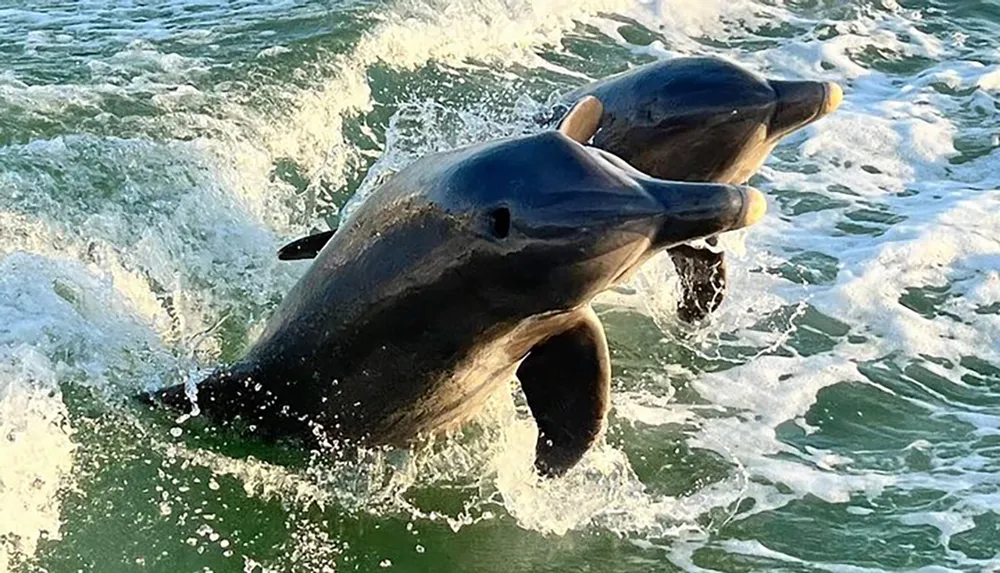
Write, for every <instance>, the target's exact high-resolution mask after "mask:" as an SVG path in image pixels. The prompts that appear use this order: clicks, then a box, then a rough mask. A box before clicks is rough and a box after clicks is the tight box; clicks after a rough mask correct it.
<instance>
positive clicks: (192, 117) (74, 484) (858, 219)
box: [0, 0, 1000, 573]
mask: <svg viewBox="0 0 1000 573" xmlns="http://www.w3.org/2000/svg"><path fill="white" fill-rule="evenodd" d="M997 38H1000V4H998V3H997V2H996V0H905V1H904V0H899V1H898V2H897V1H895V0H850V1H847V0H845V1H835V0H698V1H695V0H454V1H447V0H399V1H395V2H380V1H374V0H372V1H366V0H353V1H352V0H273V1H269V2H258V1H255V0H166V1H153V0H148V1H147V0H128V1H112V0H5V1H3V2H0V572H4V573H6V572H8V571H10V572H14V571H51V572H71V571H98V572H115V571H122V572H125V571H163V572H171V573H174V572H182V571H183V572H188V571H190V572H196V571H197V572H201V571H214V572H216V573H222V572H227V571H246V572H253V571H257V572H261V573H263V572H265V571H310V572H313V571H355V570H356V571H381V570H389V571H393V570H395V571H405V572H408V573H409V572H415V571H434V572H441V571H462V572H465V571H476V572H479V571H484V572H490V571H496V572H539V571H552V572H565V571H594V572H602V573H603V572H609V573H619V572H620V573H624V572H650V571H680V570H684V571H724V572H746V571H795V572H806V571H833V572H838V573H839V572H844V573H856V572H858V573H860V572H868V571H925V572H928V573H929V572H938V571H998V570H1000V152H998V151H997V148H998V147H1000V40H998V39H997ZM686 54H714V55H719V56H722V57H726V58H729V59H732V60H734V61H737V62H739V63H741V64H742V65H745V66H747V67H749V68H751V69H753V70H756V71H759V72H761V73H763V74H766V75H768V76H770V77H779V78H787V79H794V78H803V79H806V78H807V79H823V80H831V81H837V82H839V83H841V84H842V85H843V86H844V87H845V90H846V93H847V98H846V101H845V104H844V106H843V107H842V108H841V109H840V110H839V111H838V112H836V113H835V114H833V115H832V116H830V117H828V118H826V119H824V120H822V121H820V122H819V123H817V124H815V125H814V126H812V127H810V128H808V129H806V130H804V131H803V132H801V133H799V134H797V135H795V136H793V137H791V138H789V139H788V140H787V141H786V142H785V143H783V144H782V145H781V146H780V147H779V148H778V149H777V150H776V151H775V152H774V154H773V156H772V157H771V159H770V160H769V161H768V163H767V164H766V166H765V167H764V169H763V170H762V171H761V172H760V174H759V175H758V176H757V177H756V178H755V179H754V180H753V184H755V185H756V186H758V187H759V188H761V189H762V190H764V191H765V192H766V193H767V195H768V200H769V203H770V212H769V214H768V215H767V217H766V219H765V220H764V221H763V222H762V223H761V224H759V225H757V226H755V227H754V228H752V229H750V230H746V231H741V232H739V233H734V234H732V235H731V236H727V237H725V240H724V243H725V245H726V246H727V248H728V251H729V253H730V262H731V272H732V284H731V295H730V297H729V298H728V300H727V301H726V303H725V304H724V305H723V307H722V308H721V309H720V312H719V313H718V314H717V315H716V316H715V317H714V318H713V319H712V320H711V321H710V323H708V324H704V325H700V326H699V327H698V328H690V327H686V326H682V325H680V324H679V323H678V322H677V320H676V318H675V317H674V314H673V310H672V309H673V306H674V301H675V296H676V287H677V285H676V278H675V276H674V275H673V271H672V269H671V266H670V264H669V261H667V260H656V261H654V262H653V263H652V264H650V265H649V266H648V268H646V269H644V271H643V272H642V273H641V274H640V275H639V276H637V277H636V278H635V280H634V281H633V284H632V285H631V287H632V290H633V291H634V292H631V293H616V294H614V295H613V296H608V297H606V298H605V299H604V300H603V301H602V304H601V306H600V309H599V310H600V312H601V314H602V316H603V319H604V321H605V325H606V327H607V330H608V335H609V339H610V342H611V345H612V353H613V362H614V368H615V378H614V382H613V401H614V410H613V412H612V416H611V420H610V428H609V432H608V435H607V436H606V438H605V439H604V440H603V441H602V442H601V444H599V446H598V447H597V448H596V449H595V450H594V451H593V452H591V453H590V454H589V455H588V456H587V457H586V458H585V460H584V462H583V463H582V464H581V465H580V466H579V467H578V468H576V469H575V470H574V471H573V472H571V474H569V475H568V476H567V477H566V478H564V479H561V480H557V481H554V482H551V483H546V482H539V481H538V480H537V479H536V478H535V477H534V476H533V474H532V471H531V462H532V457H533V444H534V425H533V423H532V422H531V420H530V418H529V417H528V416H527V414H526V412H525V409H524V406H523V400H521V399H520V398H519V396H518V391H517V388H516V386H512V387H511V392H510V393H509V394H507V393H504V394H503V395H500V396H497V397H496V399H495V400H494V401H493V403H492V404H491V405H490V408H489V410H488V411H487V412H485V413H484V414H483V415H482V416H481V417H480V419H479V420H478V421H477V422H476V423H475V424H473V426H471V427H469V428H467V429H466V430H465V431H464V432H463V433H462V434H461V435H458V436H453V437H451V438H449V439H446V440H439V441H438V442H437V443H434V444H428V445H427V446H426V447H422V448H419V449H416V450H414V451H379V452H359V453H358V455H357V456H356V459H351V460H347V461H340V462H336V463H334V462H331V461H330V460H325V459H308V458H304V457H302V456H297V455H296V453H295V452H289V451H283V450H280V449H275V448H267V447H264V446H260V445H254V444H250V443H246V444H239V443H232V442H231V441H228V442H227V441H226V440H224V439H222V438H219V437H216V436H213V435H211V434H205V433H201V434H199V433H198V432H190V431H184V432H182V431H180V428H176V427H174V425H173V423H172V421H171V420H169V419H162V418H158V417H156V416H154V415H152V414H151V413H149V412H146V411H142V410H140V409H137V408H135V407H134V406H133V405H132V404H131V403H130V401H129V400H128V396H130V395H132V394H134V393H135V392H136V391H138V390H141V389H144V388H152V387H159V386H163V385H170V384H175V383H179V382H182V381H185V380H188V379H189V378H196V377H198V376H200V375H201V374H203V373H204V372H205V370H206V369H210V368H212V367H213V366H214V365H216V364H218V363H219V362H220V361H225V360H228V359H232V358H234V357H235V356H237V355H238V354H239V353H240V352H241V351H242V349H244V348H245V347H246V345H247V344H248V342H249V341H251V340H252V339H253V337H254V336H255V335H256V334H257V333H258V332H259V330H260V328H261V327H262V324H263V321H264V320H265V319H266V318H267V316H268V314H269V312H270V311H271V310H272V309H273V308H274V307H275V305H276V304H277V303H278V302H279V301H280V299H281V297H282V295H283V294H284V293H285V292H287V291H288V289H289V288H290V287H291V285H292V284H294V282H295V279H296V277H297V276H299V275H300V274H301V273H302V272H303V270H304V266H305V265H304V264H302V263H279V262H278V261H277V260H276V257H275V252H276V249H277V247H278V246H280V245H281V244H283V242H284V241H286V240H288V239H290V238H293V237H296V236H299V235H300V234H302V233H305V232H308V231H310V230H312V229H325V228H326V226H327V224H328V223H336V221H337V219H338V217H339V216H340V215H341V214H342V210H343V209H344V207H345V206H346V207H348V208H349V206H350V203H349V200H350V198H351V197H352V196H353V197H362V196H363V195H364V194H365V193H366V192H367V191H370V190H371V189H372V188H373V187H374V186H375V185H377V184H378V182H380V181H382V180H384V178H385V177H387V176H389V175H391V174H392V173H393V172H395V171H397V170H399V169H400V168H401V167H402V166H404V165H406V164H407V163H408V162H410V161H412V160H414V159H415V158H417V157H419V156H421V155H424V154H426V153H428V152H430V151H434V150H441V149H448V148H451V147H454V146H457V145H461V144H464V143H469V142H474V141H481V140H485V139H489V138H494V137H498V136H503V135H511V134H517V133H524V132H528V131H532V130H535V129H537V127H536V126H535V124H534V121H533V117H534V116H535V114H537V113H538V112H539V110H541V109H542V108H543V107H544V105H545V104H546V102H547V101H549V100H550V98H552V97H553V96H554V94H557V93H560V92H562V93H564V92H566V91H567V90H569V89H571V88H573V87H575V86H578V85H581V84H583V83H586V82H588V81H590V80H592V79H596V78H599V77H603V76H606V75H608V74H611V73H614V72H618V71H621V70H624V69H626V68H627V67H629V66H631V65H636V64H640V63H644V62H648V61H652V60H653V59H655V58H664V57H671V56H675V55H686Z"/></svg>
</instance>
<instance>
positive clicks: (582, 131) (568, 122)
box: [559, 95, 604, 143]
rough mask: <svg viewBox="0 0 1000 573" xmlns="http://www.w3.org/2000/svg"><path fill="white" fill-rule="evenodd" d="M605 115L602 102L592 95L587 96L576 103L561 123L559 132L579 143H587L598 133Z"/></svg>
mask: <svg viewBox="0 0 1000 573" xmlns="http://www.w3.org/2000/svg"><path fill="white" fill-rule="evenodd" d="M603 114H604V104H602V103H601V100H599V99H597V98H596V97H594V96H592V95H589V96H586V97H584V98H583V99H581V100H580V101H578V102H576V105H574V106H573V108H572V109H571V110H569V113H567V114H566V117H564V118H563V120H562V122H560V123H559V132H560V133H562V134H563V135H565V136H566V137H568V138H570V139H572V140H573V141H575V142H577V143H587V142H588V141H590V138H591V137H594V134H595V133H597V128H598V127H600V125H601V115H603Z"/></svg>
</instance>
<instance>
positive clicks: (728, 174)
mask: <svg viewBox="0 0 1000 573" xmlns="http://www.w3.org/2000/svg"><path fill="white" fill-rule="evenodd" d="M843 98H844V92H843V90H842V89H841V87H840V86H839V85H837V84H835V83H830V82H815V81H782V80H770V79H765V78H762V77H760V76H758V75H756V74H753V73H751V72H750V71H748V70H746V69H744V68H742V67H740V66H737V65H735V64H732V63H730V62H727V61H725V60H721V59H718V58H709V57H682V58H674V59H670V60H660V61H657V62H653V63H650V64H646V65H643V66H638V67H636V68H634V69H632V70H629V71H627V72H623V73H621V74H618V75H615V76H611V77H609V78H605V79H603V80H600V81H597V82H594V83H591V84H588V85H585V86H583V87H581V88H579V89H577V90H574V91H572V92H570V93H569V94H567V95H566V96H565V97H564V98H562V100H561V101H560V103H558V104H557V105H556V106H555V107H554V108H553V109H552V110H551V113H549V114H548V115H546V116H545V117H543V118H541V119H540V123H541V124H542V125H546V126H561V127H567V126H566V125H565V122H566V117H567V112H568V111H569V109H570V108H571V107H573V106H574V105H575V104H578V103H582V102H584V101H585V100H588V101H587V102H586V104H585V105H588V106H591V111H590V112H589V113H587V114H581V115H578V116H577V118H576V121H578V122H579V121H587V122H589V123H590V125H584V126H578V127H579V128H582V129H594V130H596V133H595V134H594V135H593V138H592V139H586V140H584V141H583V142H585V143H588V144H589V145H592V146H594V147H597V148H599V149H603V150H605V151H608V152H610V153H612V154H614V155H617V156H618V157H620V158H621V159H623V160H625V161H626V162H627V163H629V164H630V165H632V166H633V167H635V168H637V169H638V170H640V171H642V172H643V173H646V174H648V175H651V176H653V177H656V178H659V179H666V180H672V181H699V182H717V183H746V182H747V181H748V180H749V179H750V177H751V176H752V175H753V174H754V173H756V172H757V170H758V169H760V166H761V165H763V163H764V161H765V160H766V159H767V157H768V155H769V154H770V152H771V150H773V149H774V147H775V146H776V145H777V144H778V143H779V142H780V141H781V139H782V138H784V137H785V136H788V135H790V134H792V133H794V132H795V131H797V130H799V129H802V128H803V127H806V126H808V125H809V124H811V123H813V122H815V121H817V120H819V119H820V118H822V117H824V116H826V115H828V114H829V113H831V112H833V111H834V110H836V109H837V108H838V107H839V106H840V104H841V102H842V101H843ZM595 100H596V101H595ZM595 117H596V118H597V119H596V121H595V119H594V118H595ZM568 127H569V129H571V130H572V129H575V128H574V127H573V126H568ZM332 236H333V231H324V232H320V233H317V234H315V235H311V236H309V237H305V238H302V239H299V240H297V241H295V242H293V243H290V244H289V245H287V246H285V247H284V248H283V249H282V250H281V251H280V252H279V257H281V258H282V259H285V260H294V259H308V258H312V257H314V256H316V253H318V252H319V250H320V249H321V248H322V247H323V245H325V244H326V241H328V240H329V239H330V237H332ZM708 243H709V244H710V245H712V248H711V249H705V248H696V247H693V246H691V245H678V246H676V247H673V248H671V249H669V253H670V257H671V260H672V261H673V263H674V267H675V268H676V270H677V273H678V275H679V276H680V278H681V285H682V293H681V299H680V300H679V301H678V305H677V311H678V315H679V317H680V318H681V319H682V320H684V321H686V322H696V321H698V320H701V319H703V318H705V317H706V316H708V315H709V314H710V313H711V312H713V311H714V310H715V309H716V308H718V306H719V305H720V304H721V303H722V300H723V298H724V296H725V291H726V266H725V255H724V253H722V252H720V251H717V250H715V247H716V245H717V240H716V238H715V237H709V238H708Z"/></svg>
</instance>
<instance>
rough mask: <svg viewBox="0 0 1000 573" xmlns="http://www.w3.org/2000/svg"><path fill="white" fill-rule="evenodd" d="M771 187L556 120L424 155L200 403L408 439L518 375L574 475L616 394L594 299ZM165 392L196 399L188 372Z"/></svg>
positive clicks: (312, 426) (738, 217)
mask: <svg viewBox="0 0 1000 573" xmlns="http://www.w3.org/2000/svg"><path fill="white" fill-rule="evenodd" d="M616 163H617V165H616ZM622 167H624V169H622ZM755 202H756V203H755ZM762 202H763V199H762V197H761V196H760V194H759V193H758V192H756V191H753V190H750V189H748V188H743V187H737V186H729V185H712V184H683V183H668V182H664V181H659V180H655V179H652V178H648V177H645V176H643V175H642V174H640V173H638V172H636V171H634V170H631V168H629V167H628V166H627V165H625V164H622V163H621V162H620V161H618V160H616V159H614V158H608V157H607V156H606V154H604V153H603V152H601V151H598V150H595V149H592V148H587V147H584V146H582V145H580V144H578V143H576V142H574V141H571V140H570V139H568V138H567V137H565V136H563V135H562V134H560V133H558V132H546V133H543V134H539V135H535V136H530V137H522V138H515V139H509V140H501V141H497V142H492V143H487V144H482V145H478V146H473V147H468V148H464V149H460V150H457V151H453V152H450V153H444V154H437V155H433V156H429V157H426V158H424V159H422V160H420V161H417V162H416V163H414V164H412V165H411V166H409V167H407V168H406V169H404V170H403V171H401V172H400V173H398V174H397V175H396V176H395V177H393V178H392V179H391V180H390V181H389V182H387V183H386V184H384V185H383V186H382V187H380V188H379V189H378V190H376V191H375V192H374V193H373V194H372V195H371V196H370V197H369V198H368V199H367V200H366V201H365V203H364V204H363V205H361V206H360V207H359V208H358V209H357V210H356V211H355V212H354V213H353V214H352V215H351V217H350V218H348V220H347V221H345V222H344V224H343V225H342V226H341V228H340V229H339V230H338V231H337V232H336V233H335V234H333V235H332V238H330V240H329V242H326V243H325V246H324V247H323V248H322V251H320V253H319V256H318V257H317V258H316V260H315V261H314V262H313V264H312V266H311V267H310V269H309V270H308V272H307V273H306V274H305V275H304V276H303V277H302V279H301V280H300V281H299V283H298V284H297V285H296V286H295V287H294V288H293V289H292V291H291V292H289V294H288V295H287V297H286V298H285V300H284V301H283V302H282V304H281V305H280V307H279V308H278V309H277V311H276V312H275V314H274V315H273V316H272V317H271V319H270V320H269V322H268V324H267V326H266V329H265V331H264V333H263V334H262V335H261V337H260V339H259V340H258V341H257V342H256V343H255V344H254V345H253V347H252V348H251V349H250V350H249V352H248V353H247V354H246V356H244V357H243V358H242V359H241V360H239V361H238V362H237V363H236V364H233V365H231V366H229V367H226V368H222V369H220V370H218V371H217V372H216V373H215V374H213V375H212V376H210V377H209V378H208V379H207V380H205V381H204V382H202V383H201V384H200V385H199V388H198V404H199V406H200V408H201V410H202V412H204V413H205V414H207V415H208V416H210V417H212V418H213V419H215V420H216V421H219V422H221V423H228V422H232V421H235V420H240V421H241V422H242V423H243V424H244V425H246V426H250V427H253V428H255V430H256V431H257V432H258V433H260V434H263V435H267V436H283V435H294V436H300V437H306V438H310V437H314V438H316V439H318V440H322V439H339V440H346V441H349V442H350V441H358V442H364V443H368V444H397V445H404V444H407V443H409V442H410V441H411V440H413V439H415V438H417V437H419V436H421V435H426V434H431V433H435V432H439V431H441V430H444V429H447V428H451V427H455V426H456V425H458V424H461V423H462V422H463V421H464V420H466V419H467V418H468V417H470V416H472V415H474V414H475V413H476V412H477V411H478V410H479V407H480V405H481V404H482V403H483V402H484V401H485V400H486V399H487V398H488V397H489V396H490V395H491V394H492V393H493V392H495V391H496V390H497V389H498V388H502V387H504V386H505V385H506V384H507V383H509V381H510V380H512V379H513V378H514V376H515V374H516V375H517V377H518V379H519V380H520V381H521V384H522V387H523V389H524V392H525V395H526V398H527V401H528V404H529V406H530V408H531V410H532V413H533V415H534V417H535V419H536V421H537V423H538V426H539V429H540V435H539V441H538V446H537V459H536V466H537V467H538V469H539V470H540V471H542V472H543V473H546V474H550V475H552V474H559V473H561V472H563V471H565V470H566V469H568V468H570V467H572V465H573V464H575V463H576V462H577V461H578V460H579V459H580V457H581V456H582V455H583V454H584V452H586V450H587V449H588V448H589V447H590V445H591V444H592V443H593V441H594V439H596V437H597V436H598V435H599V433H600V431H601V428H602V426H603V423H604V419H605V414H606V412H607V408H608V392H609V384H610V377H611V367H610V362H609V360H608V350H607V344H606V342H605V339H604V332H603V330H602V329H601V325H600V322H599V321H598V320H597V317H596V316H595V315H594V314H593V312H592V311H591V310H590V306H589V303H590V301H591V299H593V298H594V297H595V296H596V295H597V294H598V293H600V292H601V291H603V290H605V289H607V288H609V287H610V286H613V285H614V284H615V283H616V282H618V281H619V280H621V278H622V277H623V276H626V275H627V274H628V273H630V272H632V271H634V269H635V268H636V267H637V266H638V265H639V264H641V263H642V261H644V260H646V259H647V258H648V257H649V256H650V255H652V254H653V253H654V252H656V251H657V250H660V249H663V248H666V247H669V246H673V245H676V244H678V243H680V242H684V241H690V240H693V239H696V238H698V237H704V236H709V235H713V234H716V233H720V232H724V231H727V230H729V229H733V228H738V227H741V226H744V225H746V224H749V223H752V222H753V221H748V220H747V213H748V212H749V211H748V210H752V208H751V207H748V205H751V204H754V205H756V207H758V208H759V207H760V205H761V204H762ZM154 398H155V400H156V401H158V402H165V403H167V404H169V405H172V406H174V407H177V408H189V407H190V404H188V401H187V398H186V397H185V395H184V391H183V388H182V387H175V388H171V389H167V390H165V391H162V392H160V393H159V394H158V395H156V396H155V397H154Z"/></svg>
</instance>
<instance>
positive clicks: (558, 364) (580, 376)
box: [517, 308, 611, 476]
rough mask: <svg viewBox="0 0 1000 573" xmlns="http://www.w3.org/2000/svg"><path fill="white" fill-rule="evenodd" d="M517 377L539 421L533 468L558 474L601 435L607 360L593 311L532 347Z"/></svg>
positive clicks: (608, 379)
mask: <svg viewBox="0 0 1000 573" xmlns="http://www.w3.org/2000/svg"><path fill="white" fill-rule="evenodd" d="M517 377H518V379H519V380H520V381H521V388H522V389H523V390H524V395H525V398H527V401H528V407H529V408H531V413H532V415H533V416H534V417H535V422H536V423H537V424H538V441H537V443H536V444H535V468H537V469H538V471H539V472H540V473H541V474H543V475H546V476H559V475H562V474H564V473H566V471H567V470H569V469H570V468H572V467H573V466H574V465H576V463H577V462H579V461H580V458H582V457H583V455H584V454H585V453H586V452H587V450H588V449H590V446H591V445H593V443H594V441H595V440H596V439H597V437H598V435H600V433H601V430H602V429H603V427H604V419H605V417H606V416H607V412H608V406H609V402H610V400H609V391H610V387H611V360H610V359H609V357H608V344H607V340H606V339H605V337H604V328H603V327H602V326H601V323H600V320H598V318H597V315H596V314H594V311H593V310H591V309H590V308H587V309H586V310H584V311H581V312H580V313H579V319H578V320H576V321H574V322H573V323H572V324H571V325H569V327H568V328H567V329H566V330H564V331H562V332H560V333H558V334H555V335H554V336H552V337H551V338H548V339H547V340H545V341H544V342H542V343H540V344H538V345H536V346H535V347H534V348H532V349H531V352H530V353H529V354H528V357H527V358H525V359H524V361H523V362H522V363H521V365H520V367H518V369H517Z"/></svg>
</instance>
